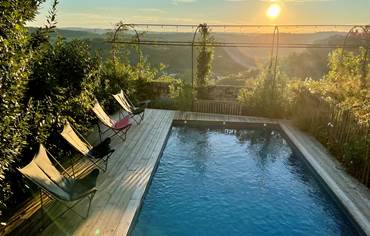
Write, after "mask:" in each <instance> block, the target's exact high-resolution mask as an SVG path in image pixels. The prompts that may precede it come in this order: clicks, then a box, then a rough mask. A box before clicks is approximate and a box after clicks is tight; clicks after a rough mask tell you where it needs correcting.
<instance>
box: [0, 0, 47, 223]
mask: <svg viewBox="0 0 370 236" xmlns="http://www.w3.org/2000/svg"><path fill="white" fill-rule="evenodd" d="M41 2H43V1H38V0H2V1H1V2H0V68H1V69H0V96H1V97H0V114H1V116H0V137H1V140H0V217H1V216H2V211H1V209H3V208H5V207H7V205H6V202H7V201H8V200H9V199H11V196H12V195H11V192H12V187H11V186H10V184H9V182H8V179H9V177H7V176H6V175H7V173H9V172H13V169H12V165H13V164H14V162H15V159H16V158H17V157H18V156H19V155H20V153H21V152H22V150H23V148H24V147H25V146H26V145H27V142H26V139H25V137H26V136H27V135H28V122H29V117H28V116H27V115H26V112H27V110H26V109H25V106H24V94H25V91H26V89H27V83H28V75H29V73H30V67H29V62H30V61H31V60H32V57H33V54H32V51H31V50H30V49H29V47H28V45H29V36H28V34H27V30H26V28H25V27H24V24H25V22H26V21H27V20H30V19H32V18H33V16H34V15H35V13H36V9H37V7H38V5H39V4H40V3H41Z"/></svg>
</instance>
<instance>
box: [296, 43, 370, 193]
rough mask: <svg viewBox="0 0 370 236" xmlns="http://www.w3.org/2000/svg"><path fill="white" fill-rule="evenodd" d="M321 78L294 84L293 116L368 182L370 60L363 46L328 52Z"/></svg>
mask: <svg viewBox="0 0 370 236" xmlns="http://www.w3.org/2000/svg"><path fill="white" fill-rule="evenodd" d="M328 66H329V72H328V73H327V74H326V75H325V77H324V79H322V80H320V81H313V80H306V81H304V82H301V83H297V84H296V86H295V87H294V90H293V91H295V94H296V96H295V97H296V98H295V110H294V114H295V119H296V120H297V121H298V124H299V125H300V127H301V128H303V129H305V130H308V131H309V132H311V133H312V134H314V135H315V136H316V137H317V138H318V139H319V140H320V141H321V142H322V143H323V144H324V145H326V146H327V147H328V149H329V150H330V151H331V152H332V153H333V154H334V155H335V156H336V157H337V158H338V159H339V160H340V161H341V162H342V163H343V164H344V165H345V166H346V167H347V168H348V170H349V171H350V172H351V173H352V174H353V175H354V176H355V177H357V178H358V179H359V180H360V181H362V182H363V183H364V184H366V185H368V186H369V184H370V182H369V178H370V173H369V171H370V170H369V168H368V166H369V164H370V163H369V159H368V154H369V151H370V139H369V138H370V128H369V127H370V102H369V101H370V76H369V72H370V64H369V61H368V55H367V52H366V50H365V49H363V48H360V49H359V50H357V51H352V52H346V51H343V50H342V49H337V50H334V51H333V52H331V53H330V54H329V64H328Z"/></svg>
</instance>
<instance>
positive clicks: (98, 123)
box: [96, 122, 102, 142]
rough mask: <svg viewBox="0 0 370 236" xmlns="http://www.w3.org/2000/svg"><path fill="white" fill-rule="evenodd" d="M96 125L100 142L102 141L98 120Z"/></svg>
mask: <svg viewBox="0 0 370 236" xmlns="http://www.w3.org/2000/svg"><path fill="white" fill-rule="evenodd" d="M96 125H97V126H98V131H99V138H100V142H101V141H102V132H101V129H100V125H99V122H98V123H97V124H96Z"/></svg>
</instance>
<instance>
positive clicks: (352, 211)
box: [279, 121, 370, 235]
mask: <svg viewBox="0 0 370 236" xmlns="http://www.w3.org/2000/svg"><path fill="white" fill-rule="evenodd" d="M279 127H280V128H281V130H282V131H283V132H284V133H285V135H287V137H288V138H289V141H290V142H291V143H292V144H293V145H294V147H295V148H296V149H297V150H298V151H299V152H300V153H301V154H302V156H303V157H304V158H305V160H306V161H307V162H308V164H309V165H310V167H312V169H313V170H314V171H315V172H316V174H317V175H318V176H319V177H320V178H321V179H322V181H324V182H325V184H326V186H327V187H328V188H329V190H330V191H331V192H332V193H333V194H334V195H335V197H336V198H337V200H339V202H340V204H341V205H342V207H344V208H345V210H346V212H347V213H348V214H349V215H350V217H351V218H352V219H353V220H354V221H355V223H356V224H357V225H358V227H359V228H360V230H361V231H363V232H362V233H364V234H365V235H370V219H369V217H368V216H366V215H365V214H364V212H366V209H362V210H361V209H360V208H359V207H358V205H360V206H362V207H364V208H367V210H368V212H370V209H369V204H367V202H369V199H370V197H369V195H368V194H366V192H367V193H368V189H366V187H365V186H363V185H362V184H360V183H359V182H358V181H357V180H355V179H353V178H352V177H351V176H349V175H348V174H347V173H346V172H345V171H344V170H343V169H341V166H340V165H339V166H338V163H336V162H335V161H334V160H333V158H332V157H331V156H330V154H329V153H327V152H325V151H324V150H323V149H322V148H318V147H317V146H318V143H312V144H313V145H315V146H314V148H315V149H316V150H315V151H316V154H317V155H318V156H317V157H316V158H315V156H314V154H313V153H312V152H310V151H309V150H307V148H306V147H305V145H303V142H302V140H299V139H298V137H297V134H298V135H300V136H301V137H303V138H305V139H306V140H305V141H307V140H308V141H309V142H312V141H313V140H312V139H311V138H310V137H308V136H307V135H306V134H304V133H302V132H300V131H298V130H297V129H296V128H294V127H293V126H292V125H291V124H290V123H289V122H288V121H280V122H279ZM305 136H306V137H305ZM306 144H307V143H306ZM318 158H320V159H322V161H321V162H319V160H318ZM324 162H326V163H325V164H324ZM330 172H332V174H333V175H334V176H333V175H330V174H329V173H330ZM339 175H340V178H344V181H341V182H342V183H341V186H339V183H338V179H339ZM335 177H336V180H335V179H334V178H335ZM343 188H344V189H343ZM355 189H356V191H357V192H358V193H359V194H357V196H358V197H354V196H352V197H351V196H349V192H350V191H355ZM364 195H366V196H364Z"/></svg>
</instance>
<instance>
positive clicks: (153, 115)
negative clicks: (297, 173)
mask: <svg viewBox="0 0 370 236" xmlns="http://www.w3.org/2000/svg"><path fill="white" fill-rule="evenodd" d="M199 122H200V123H202V122H203V123H204V122H206V124H208V125H213V126H214V125H217V126H219V127H225V128H227V127H238V126H239V127H248V126H256V125H257V126H258V125H260V126H264V125H273V126H276V125H277V126H279V127H280V128H281V129H282V130H283V131H284V133H285V135H286V136H287V138H288V139H289V140H290V141H291V142H292V144H293V145H294V146H295V148H296V149H297V150H298V151H299V152H301V153H302V154H303V155H304V156H305V158H306V159H307V162H308V163H309V165H310V166H311V167H312V168H313V169H314V170H315V172H316V174H317V175H318V176H319V178H320V179H321V180H322V181H323V182H324V183H325V185H327V186H328V188H329V189H330V191H332V192H333V193H334V194H335V195H336V197H338V199H339V202H340V204H341V205H342V206H344V208H345V210H346V211H347V212H349V214H350V215H351V217H353V219H355V220H356V221H357V223H358V224H359V226H360V227H361V228H362V230H363V231H364V232H367V233H369V232H370V231H369V230H370V227H369V226H370V224H369V222H370V214H369V213H370V204H369V200H370V198H369V196H370V195H369V190H368V189H367V188H365V187H364V186H363V185H361V184H359V183H358V182H357V181H356V180H354V179H353V178H351V177H350V176H348V174H346V173H345V171H344V170H343V169H342V168H341V167H340V164H338V163H337V162H336V161H334V160H333V158H332V157H331V156H330V155H329V154H328V153H327V151H326V150H325V148H323V147H322V145H321V144H319V143H318V142H317V141H315V140H314V139H313V138H312V137H310V136H309V135H307V134H305V133H302V132H301V131H299V130H298V129H296V128H294V126H292V125H291V124H289V122H287V121H284V120H272V119H266V118H258V117H246V116H234V115H221V114H209V113H196V112H181V111H171V110H156V109H147V110H146V118H145V120H144V121H143V123H142V124H140V125H135V126H134V127H132V129H131V130H130V132H129V133H128V136H127V141H126V142H124V143H122V141H121V140H120V139H118V138H116V139H113V142H112V147H113V148H114V149H116V151H115V153H114V155H113V156H112V158H111V160H110V161H109V164H108V171H107V172H106V173H101V175H100V176H99V179H98V184H97V187H98V192H97V193H96V196H95V198H94V200H93V203H92V207H91V212H90V215H89V217H88V218H87V219H86V220H81V219H80V218H79V217H77V216H76V215H75V213H74V212H71V211H69V212H67V213H66V214H65V215H64V216H63V217H61V218H59V219H57V220H56V221H54V220H53V214H56V213H59V212H61V211H63V207H62V206H61V205H60V204H57V203H55V202H53V201H49V202H48V203H47V206H46V207H45V208H44V210H45V212H46V214H45V213H43V212H44V211H40V202H39V199H38V198H35V200H34V201H32V202H30V203H29V204H28V205H27V206H26V207H25V208H24V209H22V210H21V211H19V213H18V215H16V216H15V217H14V218H13V219H12V220H11V221H10V223H9V225H8V228H7V230H13V233H14V234H17V235H24V234H25V233H26V232H27V234H39V233H41V235H126V234H128V233H129V232H130V230H132V227H133V225H134V222H135V217H136V216H137V214H138V212H139V210H140V207H141V204H142V201H143V199H144V196H145V193H146V191H147V189H148V188H149V185H150V182H151V178H152V176H153V174H154V173H155V170H156V167H157V165H158V163H159V161H160V157H161V154H162V151H163V148H164V146H165V144H166V140H167V138H168V135H169V133H170V130H171V126H172V124H173V123H181V124H185V125H186V124H187V123H199ZM96 135H97V133H92V134H91V135H90V140H94V139H95V140H96V139H97V136H96ZM86 164H87V163H85V162H80V163H79V164H78V165H76V170H78V171H79V172H80V173H81V172H83V171H86V168H87V167H86ZM45 200H46V199H45ZM86 205H87V202H83V203H81V204H79V205H78V207H77V208H76V209H77V211H78V212H80V211H81V212H84V211H85V210H86ZM12 228H13V229H12ZM14 228H15V229H14ZM5 233H7V231H5Z"/></svg>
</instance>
